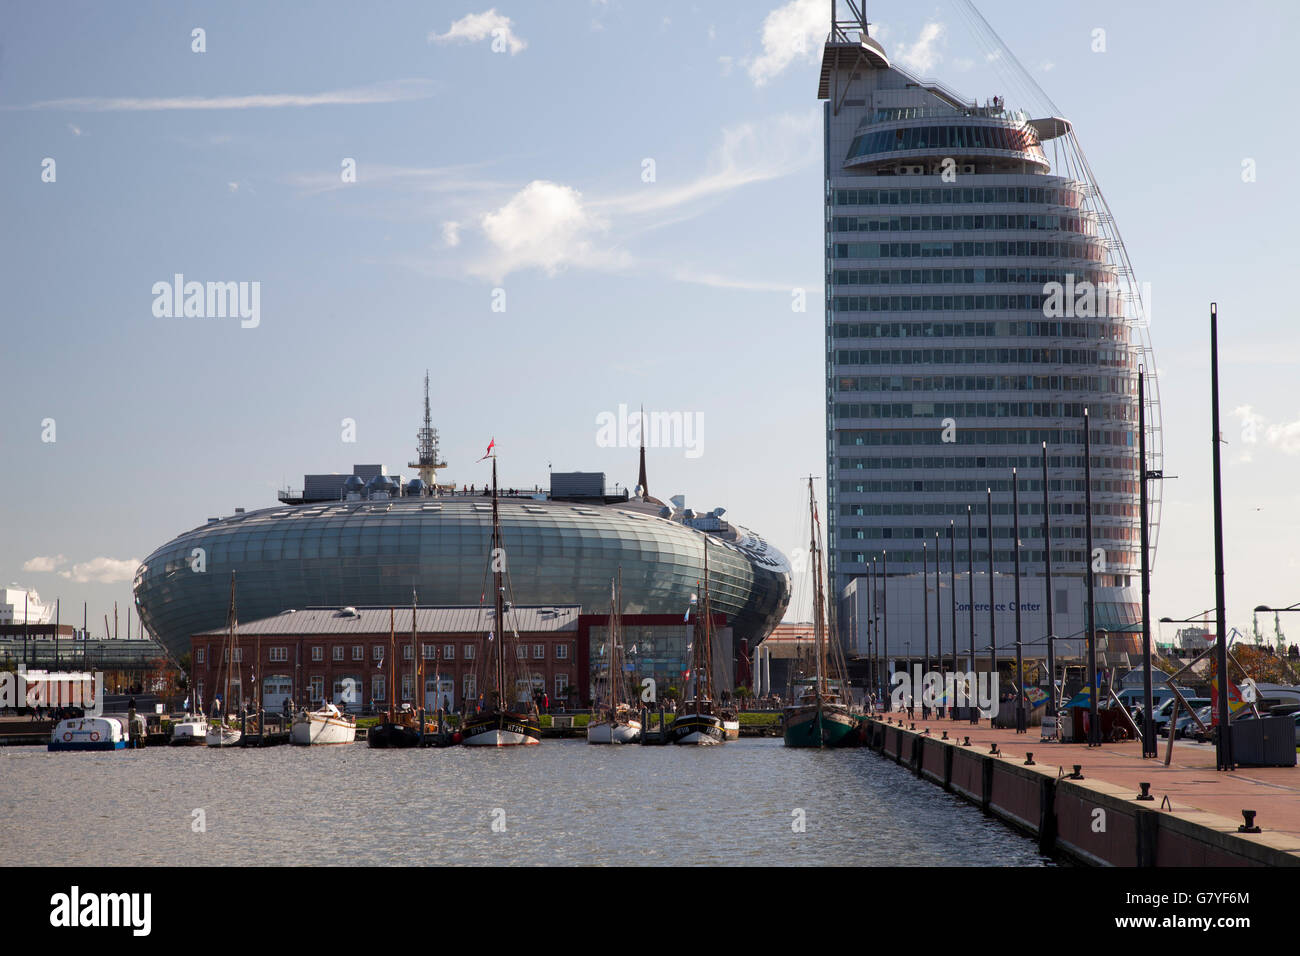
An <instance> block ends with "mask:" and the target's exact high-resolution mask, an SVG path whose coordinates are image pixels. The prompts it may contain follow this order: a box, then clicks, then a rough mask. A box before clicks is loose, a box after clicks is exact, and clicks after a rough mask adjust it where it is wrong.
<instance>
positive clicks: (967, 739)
mask: <svg viewBox="0 0 1300 956" xmlns="http://www.w3.org/2000/svg"><path fill="white" fill-rule="evenodd" d="M961 745H962V746H963V747H969V746H970V738H969V737H967V738H966V739H965V740H963V741H962V742H961Z"/></svg>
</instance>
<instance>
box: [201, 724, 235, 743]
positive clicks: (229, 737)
mask: <svg viewBox="0 0 1300 956" xmlns="http://www.w3.org/2000/svg"><path fill="white" fill-rule="evenodd" d="M243 739H244V735H243V733H242V732H241V731H240V730H238V729H236V728H234V727H209V728H208V733H207V736H206V737H205V738H204V741H205V743H206V744H207V745H208V746H209V747H238V746H239V744H240V741H242V740H243Z"/></svg>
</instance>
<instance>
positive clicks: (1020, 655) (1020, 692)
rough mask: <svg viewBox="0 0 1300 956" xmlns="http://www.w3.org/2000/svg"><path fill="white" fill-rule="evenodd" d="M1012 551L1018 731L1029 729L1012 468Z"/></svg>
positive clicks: (1017, 508) (1016, 499) (1015, 487)
mask: <svg viewBox="0 0 1300 956" xmlns="http://www.w3.org/2000/svg"><path fill="white" fill-rule="evenodd" d="M1011 538H1012V541H1011V544H1012V548H1011V553H1012V555H1014V557H1015V569H1016V589H1015V595H1016V733H1018V734H1023V733H1025V732H1026V730H1027V724H1028V720H1027V719H1026V717H1025V654H1024V645H1023V644H1022V643H1021V633H1020V479H1019V478H1018V477H1017V475H1016V469H1014V468H1012V469H1011Z"/></svg>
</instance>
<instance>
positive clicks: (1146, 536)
mask: <svg viewBox="0 0 1300 956" xmlns="http://www.w3.org/2000/svg"><path fill="white" fill-rule="evenodd" d="M1149 477H1150V475H1149V473H1148V472H1147V417H1146V373H1145V371H1144V369H1143V368H1142V366H1140V365H1139V366H1138V487H1139V488H1140V490H1141V493H1140V494H1139V495H1138V508H1139V517H1140V519H1141V529H1142V530H1141V534H1142V668H1143V670H1142V714H1143V719H1142V756H1143V757H1155V756H1157V752H1156V721H1155V714H1153V713H1152V712H1151V708H1152V706H1153V702H1152V700H1151V526H1150V524H1149V521H1148V518H1147V480H1148V478H1149Z"/></svg>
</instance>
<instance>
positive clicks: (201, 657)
mask: <svg viewBox="0 0 1300 956" xmlns="http://www.w3.org/2000/svg"><path fill="white" fill-rule="evenodd" d="M206 657H207V648H205V647H200V648H197V649H196V650H195V651H194V663H195V664H202V663H205V658H206Z"/></svg>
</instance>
